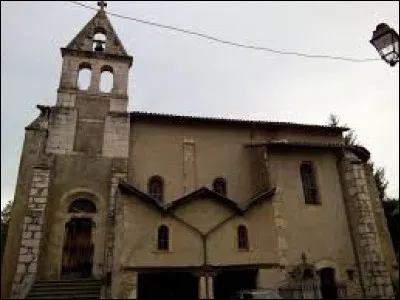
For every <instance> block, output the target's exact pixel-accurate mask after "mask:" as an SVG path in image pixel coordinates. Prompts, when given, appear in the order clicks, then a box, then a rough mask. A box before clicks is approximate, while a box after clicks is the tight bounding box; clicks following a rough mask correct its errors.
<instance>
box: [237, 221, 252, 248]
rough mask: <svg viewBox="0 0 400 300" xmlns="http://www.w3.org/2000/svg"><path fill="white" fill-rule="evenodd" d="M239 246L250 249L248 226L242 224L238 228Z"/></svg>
mask: <svg viewBox="0 0 400 300" xmlns="http://www.w3.org/2000/svg"><path fill="white" fill-rule="evenodd" d="M237 239H238V248H239V249H240V250H249V237H248V234H247V228H246V226H244V225H240V226H239V227H238V229H237Z"/></svg>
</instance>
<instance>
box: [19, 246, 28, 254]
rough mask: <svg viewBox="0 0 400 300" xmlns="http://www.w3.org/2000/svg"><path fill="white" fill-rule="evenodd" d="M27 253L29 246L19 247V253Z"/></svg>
mask: <svg viewBox="0 0 400 300" xmlns="http://www.w3.org/2000/svg"><path fill="white" fill-rule="evenodd" d="M26 253H28V249H27V248H25V247H21V248H19V254H26Z"/></svg>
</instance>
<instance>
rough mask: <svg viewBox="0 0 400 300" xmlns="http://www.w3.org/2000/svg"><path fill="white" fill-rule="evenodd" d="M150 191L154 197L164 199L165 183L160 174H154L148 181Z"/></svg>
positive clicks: (159, 199)
mask: <svg viewBox="0 0 400 300" xmlns="http://www.w3.org/2000/svg"><path fill="white" fill-rule="evenodd" d="M148 193H149V195H150V196H151V197H153V198H154V199H157V200H158V201H163V198H164V195H163V194H164V184H163V180H162V178H161V177H160V176H153V177H151V178H150V179H149V182H148Z"/></svg>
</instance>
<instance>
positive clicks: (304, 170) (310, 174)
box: [300, 162, 319, 204]
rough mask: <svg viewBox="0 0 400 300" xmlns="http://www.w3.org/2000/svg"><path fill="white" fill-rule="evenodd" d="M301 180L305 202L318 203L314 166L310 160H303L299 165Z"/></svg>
mask: <svg viewBox="0 0 400 300" xmlns="http://www.w3.org/2000/svg"><path fill="white" fill-rule="evenodd" d="M300 175H301V181H302V183H303V192H304V199H305V203H306V204H318V203H319V199H318V191H317V183H316V179H315V173H314V168H313V166H312V164H311V163H310V162H303V163H302V164H301V166H300Z"/></svg>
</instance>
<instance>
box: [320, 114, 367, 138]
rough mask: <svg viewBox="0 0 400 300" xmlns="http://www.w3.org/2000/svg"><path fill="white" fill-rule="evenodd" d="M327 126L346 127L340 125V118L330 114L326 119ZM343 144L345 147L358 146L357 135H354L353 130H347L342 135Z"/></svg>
mask: <svg viewBox="0 0 400 300" xmlns="http://www.w3.org/2000/svg"><path fill="white" fill-rule="evenodd" d="M328 125H329V126H332V127H339V126H344V127H346V126H347V125H346V124H340V118H339V117H338V116H337V115H335V114H330V115H329V117H328ZM343 142H344V144H345V145H346V146H351V145H352V146H358V145H360V143H359V142H358V140H357V135H356V134H355V132H354V130H353V129H350V130H348V131H347V132H346V133H345V134H344V135H343Z"/></svg>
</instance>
